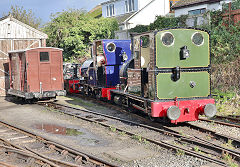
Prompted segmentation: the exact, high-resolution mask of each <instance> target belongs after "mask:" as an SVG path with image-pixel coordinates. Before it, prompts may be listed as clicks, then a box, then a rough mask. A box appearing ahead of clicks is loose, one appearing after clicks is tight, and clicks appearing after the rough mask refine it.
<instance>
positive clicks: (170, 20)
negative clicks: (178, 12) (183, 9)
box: [149, 16, 178, 30]
mask: <svg viewBox="0 0 240 167" xmlns="http://www.w3.org/2000/svg"><path fill="white" fill-rule="evenodd" d="M177 26H178V18H175V17H163V16H158V17H157V19H156V20H155V21H154V22H153V23H151V24H150V25H149V29H150V30H158V29H163V28H169V27H177Z"/></svg>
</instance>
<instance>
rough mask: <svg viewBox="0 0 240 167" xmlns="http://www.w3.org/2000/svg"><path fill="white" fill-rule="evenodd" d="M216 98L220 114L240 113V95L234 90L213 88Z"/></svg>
mask: <svg viewBox="0 0 240 167" xmlns="http://www.w3.org/2000/svg"><path fill="white" fill-rule="evenodd" d="M213 94H214V95H215V96H214V99H215V100H216V102H217V103H216V106H217V111H218V115H239V114H240V108H239V107H240V97H239V95H238V94H237V93H236V92H233V91H225V92H223V91H220V90H217V89H215V90H213Z"/></svg>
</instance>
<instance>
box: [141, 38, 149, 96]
mask: <svg viewBox="0 0 240 167" xmlns="http://www.w3.org/2000/svg"><path fill="white" fill-rule="evenodd" d="M140 40H141V47H140V55H141V58H140V61H141V63H140V64H141V70H142V71H141V79H142V81H141V83H142V84H141V90H142V97H146V98H147V97H148V70H147V68H149V63H150V37H149V35H143V36H141V38H140Z"/></svg>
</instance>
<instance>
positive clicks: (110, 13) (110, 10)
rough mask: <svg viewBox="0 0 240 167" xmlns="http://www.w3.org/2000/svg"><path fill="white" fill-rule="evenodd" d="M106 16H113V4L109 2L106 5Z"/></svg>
mask: <svg viewBox="0 0 240 167" xmlns="http://www.w3.org/2000/svg"><path fill="white" fill-rule="evenodd" d="M106 13H107V17H112V16H115V6H114V4H109V5H107V6H106Z"/></svg>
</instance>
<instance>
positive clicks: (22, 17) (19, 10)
mask: <svg viewBox="0 0 240 167" xmlns="http://www.w3.org/2000/svg"><path fill="white" fill-rule="evenodd" d="M7 15H11V16H13V17H14V18H15V19H17V20H19V21H21V22H23V23H25V24H27V25H29V26H31V27H33V28H36V29H39V26H40V25H41V19H40V18H36V17H35V15H34V13H33V12H32V10H25V9H24V8H23V7H19V6H11V10H10V11H9V12H8V14H7Z"/></svg>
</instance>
